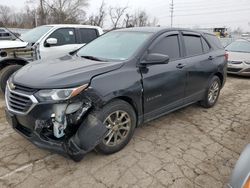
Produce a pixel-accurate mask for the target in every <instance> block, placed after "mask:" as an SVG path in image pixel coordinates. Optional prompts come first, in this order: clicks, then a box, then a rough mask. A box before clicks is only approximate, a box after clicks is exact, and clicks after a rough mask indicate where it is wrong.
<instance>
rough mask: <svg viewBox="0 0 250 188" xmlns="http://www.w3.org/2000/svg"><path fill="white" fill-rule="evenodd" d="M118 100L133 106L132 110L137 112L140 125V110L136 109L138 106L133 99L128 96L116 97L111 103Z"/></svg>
mask: <svg viewBox="0 0 250 188" xmlns="http://www.w3.org/2000/svg"><path fill="white" fill-rule="evenodd" d="M116 99H119V100H123V101H125V102H127V103H128V104H130V105H131V106H132V108H133V109H134V111H135V114H136V117H137V123H136V124H138V110H137V107H136V104H135V103H134V101H133V100H132V99H131V98H129V97H126V96H120V97H116V98H113V99H112V100H111V101H113V100H116ZM109 102H110V101H109Z"/></svg>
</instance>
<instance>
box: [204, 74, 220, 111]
mask: <svg viewBox="0 0 250 188" xmlns="http://www.w3.org/2000/svg"><path fill="white" fill-rule="evenodd" d="M220 90H221V81H220V78H219V77H218V76H214V77H213V78H212V79H211V80H210V82H209V84H208V87H207V90H206V93H205V97H204V99H203V100H202V101H201V106H203V107H204V108H211V107H213V106H214V105H215V104H216V102H217V101H218V98H219V95H220Z"/></svg>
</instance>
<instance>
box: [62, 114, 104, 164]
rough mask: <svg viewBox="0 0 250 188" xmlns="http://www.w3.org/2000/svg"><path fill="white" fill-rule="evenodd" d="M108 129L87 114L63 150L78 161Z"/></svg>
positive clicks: (96, 143) (94, 145)
mask: <svg viewBox="0 0 250 188" xmlns="http://www.w3.org/2000/svg"><path fill="white" fill-rule="evenodd" d="M107 131H108V129H107V128H106V126H105V125H104V124H103V123H102V122H101V121H100V120H99V119H97V118H96V117H95V116H94V115H92V114H89V115H88V117H87V118H86V119H85V120H84V122H83V123H82V124H81V125H80V127H79V129H78V131H77V132H76V134H75V135H74V136H72V137H71V138H70V139H69V140H68V142H67V143H66V145H65V150H66V152H67V153H68V154H69V156H70V157H71V158H72V159H73V160H74V161H80V160H81V159H82V158H83V157H84V155H85V154H86V153H88V152H89V151H91V150H93V149H94V148H95V147H96V146H97V145H98V144H99V143H100V142H101V141H102V139H103V137H104V136H105V134H106V133H107Z"/></svg>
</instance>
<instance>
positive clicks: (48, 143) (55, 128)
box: [5, 82, 107, 161]
mask: <svg viewBox="0 0 250 188" xmlns="http://www.w3.org/2000/svg"><path fill="white" fill-rule="evenodd" d="M83 87H84V88H83ZM83 89H86V85H84V86H81V87H77V88H74V89H71V90H66V89H63V90H37V89H32V88H27V87H24V86H20V85H15V84H13V83H12V82H8V84H7V88H6V94H5V100H6V105H7V109H6V118H7V120H8V122H9V123H10V124H11V125H12V126H13V128H14V129H15V130H16V131H18V132H19V133H21V134H22V135H23V136H25V137H26V138H27V139H28V140H30V141H31V142H32V143H33V144H35V145H36V146H38V147H40V148H43V149H47V150H50V151H53V152H56V153H59V154H62V155H64V156H69V157H71V158H72V159H73V160H75V161H80V160H81V159H82V158H83V156H84V155H85V154H86V153H87V152H89V151H91V150H92V149H94V148H95V146H96V145H98V144H99V143H100V141H101V140H102V139H103V136H104V135H105V133H106V131H107V128H106V127H105V126H104V125H103V123H102V122H101V121H100V120H98V119H97V118H96V117H95V116H93V115H91V113H90V112H91V111H92V108H93V102H92V100H93V99H91V97H89V96H88V92H82V91H83ZM55 91H57V92H58V91H59V93H57V95H55ZM68 91H70V92H71V93H70V92H68ZM53 92H54V93H53ZM73 92H75V94H74V96H72V93H73ZM70 94H71V95H70ZM60 97H61V98H63V97H64V98H63V99H64V100H62V99H61V98H60Z"/></svg>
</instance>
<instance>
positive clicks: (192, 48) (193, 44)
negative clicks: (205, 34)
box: [183, 35, 203, 56]
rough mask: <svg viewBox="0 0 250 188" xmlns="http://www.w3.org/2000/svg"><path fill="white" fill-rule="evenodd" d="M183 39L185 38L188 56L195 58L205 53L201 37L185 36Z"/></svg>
mask: <svg viewBox="0 0 250 188" xmlns="http://www.w3.org/2000/svg"><path fill="white" fill-rule="evenodd" d="M183 37H184V43H185V47H186V53H187V54H186V55H187V56H194V55H199V54H202V53H203V50H202V43H201V37H200V36H196V35H184V36H183Z"/></svg>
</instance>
